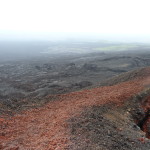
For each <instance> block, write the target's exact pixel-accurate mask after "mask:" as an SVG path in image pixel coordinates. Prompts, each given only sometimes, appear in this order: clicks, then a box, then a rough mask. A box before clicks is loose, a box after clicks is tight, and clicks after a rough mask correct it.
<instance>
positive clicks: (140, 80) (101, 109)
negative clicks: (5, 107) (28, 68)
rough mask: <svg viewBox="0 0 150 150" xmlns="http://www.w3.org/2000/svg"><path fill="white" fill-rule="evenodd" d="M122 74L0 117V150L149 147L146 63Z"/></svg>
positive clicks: (148, 71)
mask: <svg viewBox="0 0 150 150" xmlns="http://www.w3.org/2000/svg"><path fill="white" fill-rule="evenodd" d="M129 74H130V75H129ZM133 74H134V75H133ZM132 75H133V76H134V77H131V78H130V79H128V77H127V76H132ZM122 78H124V79H122V80H120V79H118V82H116V81H115V83H114V84H110V85H112V86H103V87H98V88H93V89H88V90H82V91H79V92H72V93H68V94H63V95H55V96H49V98H53V99H55V100H53V101H50V102H49V103H48V104H46V105H45V106H43V107H39V108H33V109H30V110H26V111H23V112H21V113H19V114H16V115H14V116H9V115H3V116H1V118H0V127H1V130H0V149H3V150H27V149H33V150H34V149H36V150H56V149H57V150H63V149H75V150H79V149H80V150H84V149H86V150H87V149H89V150H91V149H99V150H101V149H102V150H105V149H106V150H109V149H118V150H120V149H123V150H127V149H137V150H149V149H150V141H149V139H148V137H149V130H148V126H149V106H150V105H149V103H150V102H149V101H150V98H149V97H150V90H149V89H148V86H149V85H150V68H143V69H142V70H138V71H136V74H135V72H130V73H127V74H124V76H123V77H122ZM126 78H127V79H126ZM116 80H117V79H116ZM119 82H120V83H119ZM116 83H117V84H116ZM135 95H137V96H135ZM142 130H143V131H144V132H143V131H142ZM145 132H146V133H145Z"/></svg>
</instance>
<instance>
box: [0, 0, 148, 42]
mask: <svg viewBox="0 0 150 150" xmlns="http://www.w3.org/2000/svg"><path fill="white" fill-rule="evenodd" d="M149 5H150V1H149V0H132V1H131V0H126V1H125V0H113V1H112V0H105V1H104V0H55V1H54V0H13V1H12V0H2V1H0V18H1V24H0V41H16V40H44V41H55V40H70V39H79V40H83V39H84V40H108V41H121V42H144V43H150V30H149V27H150V21H149V19H148V18H149V14H150V9H149Z"/></svg>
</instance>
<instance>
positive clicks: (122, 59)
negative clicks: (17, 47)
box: [0, 50, 150, 113]
mask: <svg viewBox="0 0 150 150" xmlns="http://www.w3.org/2000/svg"><path fill="white" fill-rule="evenodd" d="M149 65H150V52H149V51H138V50H137V51H136V53H135V52H134V51H122V52H120V51H119V52H113V53H112V52H107V53H102V52H93V53H84V54H64V55H63V56H56V55H54V56H53V58H51V57H45V59H43V58H38V59H33V60H31V59H29V60H28V61H27V60H26V61H23V60H22V61H16V62H15V61H13V62H5V63H1V65H0V105H2V108H4V109H1V111H0V113H3V110H6V108H8V111H9V112H10V111H11V110H13V111H16V110H17V111H19V110H22V109H26V108H28V107H30V106H32V104H36V105H41V104H45V103H46V102H47V101H49V99H47V98H46V96H48V95H50V94H51V95H53V94H64V93H68V92H72V91H78V90H81V89H85V88H89V87H95V86H102V85H105V80H106V79H108V78H111V77H114V76H116V75H119V74H122V73H125V72H128V71H130V70H134V69H137V68H141V67H146V66H149ZM133 78H134V77H133ZM123 80H125V78H123ZM106 82H108V81H106ZM114 83H116V82H115V79H114ZM43 97H45V98H44V99H45V100H43ZM6 111H7V110H6ZM5 113H6V112H5Z"/></svg>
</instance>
